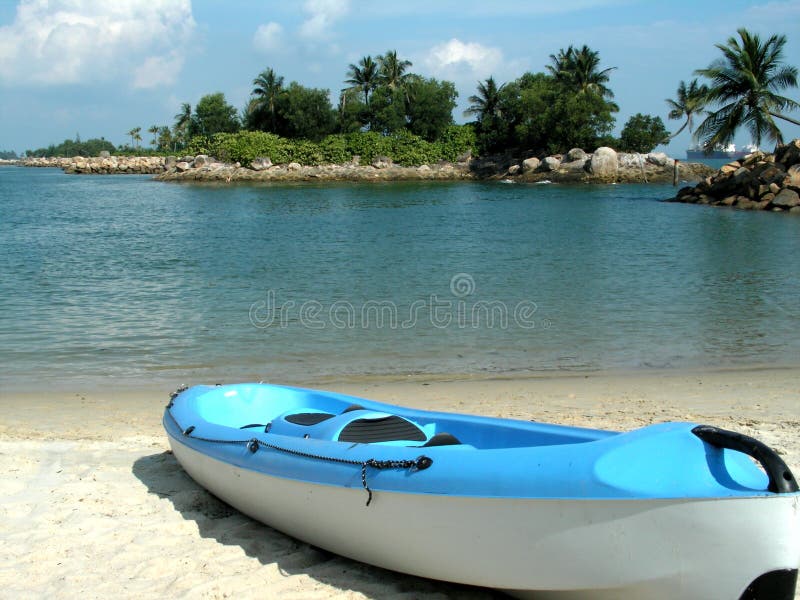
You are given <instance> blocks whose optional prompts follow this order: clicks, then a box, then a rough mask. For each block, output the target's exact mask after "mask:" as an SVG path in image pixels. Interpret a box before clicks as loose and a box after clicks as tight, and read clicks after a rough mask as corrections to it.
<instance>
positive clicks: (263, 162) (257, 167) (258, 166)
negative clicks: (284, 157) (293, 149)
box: [250, 156, 272, 171]
mask: <svg viewBox="0 0 800 600" xmlns="http://www.w3.org/2000/svg"><path fill="white" fill-rule="evenodd" d="M271 166H272V160H271V159H270V158H269V157H268V156H259V157H258V158H254V159H253V162H251V163H250V168H251V169H253V170H254V171H263V170H264V169H269V168H270V167H271Z"/></svg>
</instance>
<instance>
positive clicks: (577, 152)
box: [567, 148, 589, 162]
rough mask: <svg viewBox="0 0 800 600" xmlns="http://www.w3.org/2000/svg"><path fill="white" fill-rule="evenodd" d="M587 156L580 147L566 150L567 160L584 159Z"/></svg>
mask: <svg viewBox="0 0 800 600" xmlns="http://www.w3.org/2000/svg"><path fill="white" fill-rule="evenodd" d="M587 158H589V155H588V154H586V152H584V151H583V149H582V148H573V149H572V150H570V151H569V152H567V162H574V161H576V160H583V161H585V160H586V159H587Z"/></svg>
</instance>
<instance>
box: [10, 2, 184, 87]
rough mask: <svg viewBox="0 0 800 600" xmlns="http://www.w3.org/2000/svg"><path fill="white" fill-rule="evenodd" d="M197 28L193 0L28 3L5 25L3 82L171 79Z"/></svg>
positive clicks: (147, 82)
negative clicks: (193, 13) (193, 14)
mask: <svg viewBox="0 0 800 600" xmlns="http://www.w3.org/2000/svg"><path fill="white" fill-rule="evenodd" d="M194 28H195V21H194V18H193V17H192V7H191V0H113V1H109V0H21V1H20V3H19V6H18V7H17V12H16V16H15V19H14V21H13V22H12V23H11V24H10V25H8V26H4V27H0V81H1V82H4V83H6V84H11V85H14V84H38V85H59V84H81V83H94V82H97V81H109V80H119V79H123V78H126V77H127V79H128V81H127V83H128V84H129V85H131V86H133V87H139V88H147V87H155V86H158V85H165V84H169V83H171V82H172V81H173V79H174V77H175V76H176V75H177V73H178V72H179V71H180V69H181V67H182V65H183V58H182V55H183V52H182V50H184V49H185V46H186V45H187V43H188V41H189V40H190V38H191V36H192V32H193V31H194ZM131 72H132V73H133V77H132V78H131V77H130V76H129V74H130V73H131Z"/></svg>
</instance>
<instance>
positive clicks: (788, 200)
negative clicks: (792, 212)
mask: <svg viewBox="0 0 800 600" xmlns="http://www.w3.org/2000/svg"><path fill="white" fill-rule="evenodd" d="M772 204H773V205H775V206H779V207H781V208H794V207H795V206H800V195H798V194H797V192H795V191H794V190H790V189H789V188H784V189H782V190H781V191H780V192H778V193H777V194H776V195H775V199H774V200H773V201H772Z"/></svg>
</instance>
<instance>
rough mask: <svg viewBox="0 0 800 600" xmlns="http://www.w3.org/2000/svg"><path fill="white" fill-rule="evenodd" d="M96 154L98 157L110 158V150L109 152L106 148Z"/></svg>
mask: <svg viewBox="0 0 800 600" xmlns="http://www.w3.org/2000/svg"><path fill="white" fill-rule="evenodd" d="M98 156H99V157H100V158H110V157H111V152H109V151H108V150H100V154H98Z"/></svg>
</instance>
